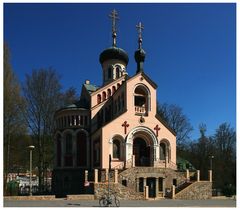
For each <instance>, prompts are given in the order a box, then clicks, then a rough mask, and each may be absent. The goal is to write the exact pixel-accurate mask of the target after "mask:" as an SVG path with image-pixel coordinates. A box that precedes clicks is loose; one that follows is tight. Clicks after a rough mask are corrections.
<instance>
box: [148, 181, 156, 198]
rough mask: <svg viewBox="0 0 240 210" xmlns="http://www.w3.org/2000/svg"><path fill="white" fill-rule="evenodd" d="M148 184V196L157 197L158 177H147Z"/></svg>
mask: <svg viewBox="0 0 240 210" xmlns="http://www.w3.org/2000/svg"><path fill="white" fill-rule="evenodd" d="M147 186H148V190H149V191H148V197H149V198H155V197H156V178H154V177H149V178H147Z"/></svg>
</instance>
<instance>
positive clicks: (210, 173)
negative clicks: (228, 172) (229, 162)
mask: <svg viewBox="0 0 240 210" xmlns="http://www.w3.org/2000/svg"><path fill="white" fill-rule="evenodd" d="M208 178H209V182H212V170H209V171H208Z"/></svg>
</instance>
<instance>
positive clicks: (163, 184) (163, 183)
mask: <svg viewBox="0 0 240 210" xmlns="http://www.w3.org/2000/svg"><path fill="white" fill-rule="evenodd" d="M162 190H163V197H165V192H166V190H165V178H163V179H162Z"/></svg>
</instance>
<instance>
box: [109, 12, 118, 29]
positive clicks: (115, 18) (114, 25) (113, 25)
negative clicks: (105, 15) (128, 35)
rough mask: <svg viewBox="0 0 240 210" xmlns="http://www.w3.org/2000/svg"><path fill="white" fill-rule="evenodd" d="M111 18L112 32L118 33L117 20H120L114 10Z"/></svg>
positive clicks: (110, 15)
mask: <svg viewBox="0 0 240 210" xmlns="http://www.w3.org/2000/svg"><path fill="white" fill-rule="evenodd" d="M109 17H110V18H111V19H112V32H116V31H117V29H116V20H119V17H118V13H117V11H116V10H115V9H114V10H113V11H112V12H111V13H110V14H109Z"/></svg>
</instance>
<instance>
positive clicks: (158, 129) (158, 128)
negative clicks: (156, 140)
mask: <svg viewBox="0 0 240 210" xmlns="http://www.w3.org/2000/svg"><path fill="white" fill-rule="evenodd" d="M160 129H161V128H160V127H158V125H156V127H155V128H154V130H155V131H156V136H158V131H160Z"/></svg>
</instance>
